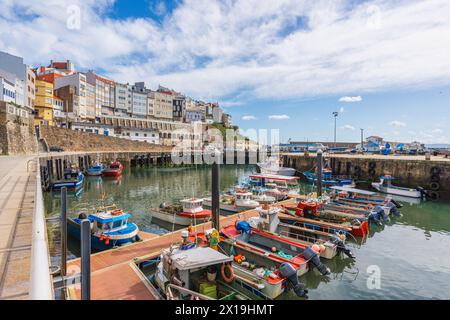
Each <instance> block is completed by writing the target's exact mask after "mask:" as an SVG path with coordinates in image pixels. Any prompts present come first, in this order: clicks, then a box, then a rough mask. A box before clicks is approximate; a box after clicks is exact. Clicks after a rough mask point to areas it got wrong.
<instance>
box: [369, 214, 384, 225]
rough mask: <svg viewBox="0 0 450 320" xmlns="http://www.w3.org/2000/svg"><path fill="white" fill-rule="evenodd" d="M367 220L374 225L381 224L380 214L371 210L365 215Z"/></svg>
mask: <svg viewBox="0 0 450 320" xmlns="http://www.w3.org/2000/svg"><path fill="white" fill-rule="evenodd" d="M367 220H369V223H373V224H376V225H379V226H380V225H381V219H380V216H379V214H378V213H377V212H375V211H371V212H370V213H369V214H368V216H367Z"/></svg>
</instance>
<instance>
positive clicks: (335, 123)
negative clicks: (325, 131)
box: [333, 112, 339, 148]
mask: <svg viewBox="0 0 450 320" xmlns="http://www.w3.org/2000/svg"><path fill="white" fill-rule="evenodd" d="M338 115H339V112H333V116H334V147H335V148H336V125H337V117H338Z"/></svg>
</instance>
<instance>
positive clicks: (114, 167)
mask: <svg viewBox="0 0 450 320" xmlns="http://www.w3.org/2000/svg"><path fill="white" fill-rule="evenodd" d="M122 171H123V165H122V164H121V163H120V162H119V161H114V162H112V163H111V164H109V165H108V166H107V167H106V168H105V169H104V170H103V175H104V176H105V177H117V176H120V175H121V174H122Z"/></svg>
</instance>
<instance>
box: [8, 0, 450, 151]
mask: <svg viewBox="0 0 450 320" xmlns="http://www.w3.org/2000/svg"><path fill="white" fill-rule="evenodd" d="M0 7H1V9H2V10H1V11H0V50H1V51H6V52H9V53H11V54H16V55H19V56H23V57H24V58H25V61H26V63H28V64H30V65H33V66H39V65H46V64H48V62H49V61H50V60H51V59H54V60H60V59H63V60H66V59H70V60H72V61H73V62H74V63H75V64H76V67H77V69H78V70H80V71H86V70H89V69H92V70H95V71H97V72H99V73H101V74H102V75H104V76H107V77H109V78H112V79H113V80H116V81H119V82H124V83H127V82H128V83H134V82H135V81H145V83H146V84H147V86H148V87H150V88H152V89H156V88H157V86H158V85H159V84H160V85H163V86H166V87H170V88H173V89H174V90H177V91H179V92H183V93H185V94H187V95H189V96H191V97H193V98H195V99H202V100H206V101H212V102H219V103H220V104H221V105H222V106H223V107H224V109H225V111H226V112H228V113H230V114H231V115H232V116H233V122H234V123H235V124H237V125H239V126H240V127H241V130H242V131H244V132H245V131H247V130H250V129H279V130H280V134H281V140H282V141H287V140H288V139H292V140H310V141H311V140H320V141H332V140H333V135H334V119H333V116H332V113H333V112H339V115H338V118H337V139H338V140H339V141H359V140H360V134H361V133H360V129H364V135H365V136H368V135H380V136H382V137H384V138H386V139H387V140H390V141H402V142H410V141H413V140H418V141H421V142H423V143H427V144H428V143H450V118H449V117H450V58H449V57H450V19H449V18H448V17H449V16H450V1H447V0H424V1H414V0H389V1H378V0H375V1H356V0H335V1H321V0H316V1H302V0H278V1H270V0H223V1H214V0H185V1H183V0H173V1H158V0H152V1H151V0H115V1H114V0H47V1H31V0H0Z"/></svg>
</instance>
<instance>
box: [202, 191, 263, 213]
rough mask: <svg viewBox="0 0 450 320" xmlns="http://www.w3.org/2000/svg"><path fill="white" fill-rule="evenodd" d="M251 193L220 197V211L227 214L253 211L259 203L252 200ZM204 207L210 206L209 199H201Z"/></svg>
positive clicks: (237, 193) (210, 201)
mask: <svg viewBox="0 0 450 320" xmlns="http://www.w3.org/2000/svg"><path fill="white" fill-rule="evenodd" d="M252 196H253V194H252V193H251V192H236V193H235V194H233V195H222V196H221V197H220V210H223V211H228V212H242V211H247V210H251V209H255V208H257V207H258V206H259V202H258V201H256V200H252ZM203 203H204V205H205V206H206V207H209V208H210V207H211V206H212V200H211V198H205V199H203Z"/></svg>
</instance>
